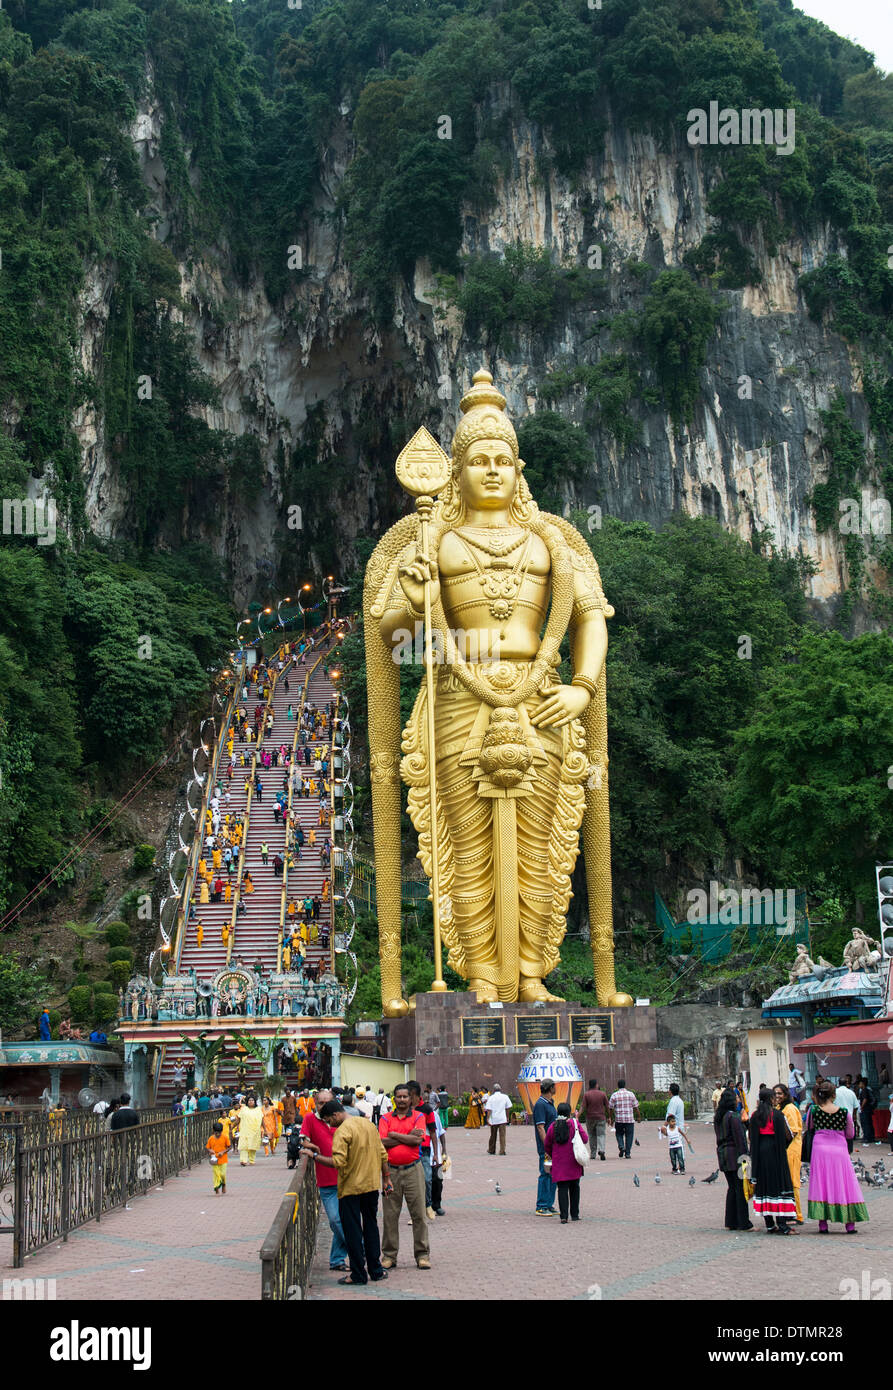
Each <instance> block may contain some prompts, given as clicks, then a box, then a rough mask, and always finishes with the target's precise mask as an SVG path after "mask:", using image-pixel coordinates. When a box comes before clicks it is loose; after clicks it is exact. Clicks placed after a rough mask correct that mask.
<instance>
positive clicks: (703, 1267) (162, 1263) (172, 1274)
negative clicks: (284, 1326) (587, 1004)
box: [0, 1122, 893, 1302]
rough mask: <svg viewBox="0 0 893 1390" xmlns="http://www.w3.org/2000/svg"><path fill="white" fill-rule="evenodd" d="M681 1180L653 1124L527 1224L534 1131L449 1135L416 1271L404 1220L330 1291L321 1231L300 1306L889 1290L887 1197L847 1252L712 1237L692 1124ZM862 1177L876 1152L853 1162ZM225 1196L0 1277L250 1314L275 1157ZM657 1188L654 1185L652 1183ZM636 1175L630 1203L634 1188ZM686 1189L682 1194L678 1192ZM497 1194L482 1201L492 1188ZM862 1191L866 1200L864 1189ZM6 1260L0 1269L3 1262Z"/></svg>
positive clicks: (271, 1206) (181, 1192)
mask: <svg viewBox="0 0 893 1390" xmlns="http://www.w3.org/2000/svg"><path fill="white" fill-rule="evenodd" d="M689 1133H690V1135H691V1139H692V1142H693V1144H694V1147H695V1154H694V1156H693V1157H691V1156H689V1157H688V1159H687V1168H688V1171H687V1173H686V1175H685V1177H674V1176H672V1175H671V1174H670V1172H669V1162H668V1158H667V1152H666V1147H665V1144H664V1142H663V1141H661V1140H660V1138H659V1136H658V1133H657V1125H656V1124H654V1123H650V1124H644V1125H641V1126H637V1136H638V1138H639V1139H640V1147H639V1148H635V1149H633V1157H632V1159H630V1160H622V1161H621V1160H620V1159H618V1157H617V1151H616V1148H615V1147H614V1146H613V1136H612V1135H611V1134H610V1133H609V1135H608V1157H607V1160H606V1161H605V1162H604V1163H600V1162H598V1161H596V1162H595V1163H594V1164H590V1165H589V1167H588V1169H587V1173H586V1176H585V1177H584V1179H583V1192H582V1202H581V1213H582V1216H583V1220H582V1221H581V1222H580V1223H579V1224H578V1225H567V1226H562V1225H560V1223H559V1221H558V1218H557V1217H550V1218H546V1217H537V1216H535V1215H534V1212H533V1208H534V1198H535V1192H536V1154H535V1148H534V1137H533V1130H532V1128H530V1127H529V1126H523V1127H516V1128H513V1129H510V1130H509V1132H508V1153H507V1155H506V1156H505V1157H504V1158H503V1157H500V1156H498V1155H497V1156H494V1157H492V1158H491V1157H490V1156H489V1154H488V1153H487V1151H486V1148H487V1131H486V1130H477V1131H466V1130H458V1131H456V1130H453V1131H451V1132H450V1134H449V1138H448V1145H449V1151H450V1153H451V1154H452V1157H453V1162H454V1172H455V1176H454V1177H453V1179H452V1180H451V1181H449V1182H446V1183H445V1184H444V1196H443V1203H444V1209H445V1211H446V1216H445V1217H443V1218H442V1219H439V1220H437V1221H436V1222H435V1223H434V1224H433V1226H432V1228H431V1262H432V1265H433V1268H432V1269H431V1270H430V1271H422V1270H418V1269H416V1267H415V1264H414V1262H413V1259H412V1232H411V1228H410V1225H409V1222H408V1219H407V1218H406V1216H405V1214H404V1220H403V1223H402V1225H401V1251H400V1262H399V1264H398V1267H397V1269H395V1270H392V1271H391V1273H390V1277H389V1278H388V1280H387V1281H383V1282H382V1283H380V1284H370V1285H367V1287H366V1288H365V1289H357V1288H350V1287H346V1288H345V1287H341V1286H339V1285H338V1283H337V1280H338V1278H339V1277H340V1276H339V1275H337V1274H333V1273H330V1271H329V1268H328V1248H329V1231H328V1226H327V1224H326V1221H325V1217H324V1216H322V1218H321V1223H320V1234H319V1240H318V1244H317V1258H316V1263H315V1265H314V1269H313V1275H312V1284H311V1287H310V1291H309V1296H310V1298H312V1299H326V1300H337V1301H346V1302H354V1301H356V1300H358V1299H366V1298H374V1299H409V1300H414V1299H446V1300H449V1299H480V1300H487V1301H490V1300H492V1301H504V1300H506V1299H526V1298H537V1299H565V1300H566V1299H577V1300H588V1299H602V1300H619V1299H623V1300H637V1301H649V1300H652V1299H671V1300H672V1299H690V1300H701V1299H709V1300H725V1299H739V1300H740V1299H742V1298H743V1299H757V1300H760V1301H766V1302H773V1301H785V1300H791V1299H802V1298H815V1299H820V1300H825V1301H829V1302H835V1301H839V1300H840V1299H841V1296H842V1292H843V1290H842V1288H841V1281H842V1280H844V1279H854V1280H856V1281H857V1283H858V1284H859V1285H860V1286H861V1281H862V1279H863V1271H869V1272H870V1276H871V1279H872V1280H877V1279H887V1280H889V1281H890V1282H891V1283H893V1192H889V1191H865V1200H866V1202H867V1204H868V1209H869V1213H870V1217H871V1220H870V1221H869V1222H868V1223H867V1224H866V1225H863V1226H861V1227H859V1234H858V1236H855V1237H848V1236H845V1235H844V1234H843V1230H842V1228H841V1227H833V1228H832V1231H833V1234H832V1235H830V1236H826V1237H820V1236H819V1235H818V1234H817V1230H818V1228H817V1226H816V1223H815V1222H807V1224H806V1225H805V1226H804V1227H802V1228H801V1229H800V1230H799V1231H798V1233H797V1234H796V1235H794V1236H792V1237H791V1238H790V1239H787V1240H780V1239H779V1238H778V1237H771V1238H770V1237H768V1236H766V1235H765V1234H764V1233H763V1231H762V1230H757V1231H753V1232H749V1233H745V1234H741V1235H735V1234H732V1233H731V1232H728V1231H725V1230H724V1229H723V1211H724V1203H725V1182H724V1179H723V1178H722V1177H721V1176H720V1178H719V1179H718V1180H717V1181H716V1182H715V1183H713V1184H710V1185H706V1184H704V1183H702V1182H701V1181H700V1179H701V1178H703V1177H706V1176H708V1175H709V1174H710V1173H711V1172H712V1171H713V1169H714V1168H715V1166H716V1165H715V1160H714V1154H713V1143H712V1139H713V1135H712V1125H704V1124H700V1123H697V1122H696V1123H695V1124H693V1125H691V1126H690V1129H689ZM857 1153H859V1154H860V1156H861V1157H862V1159H863V1161H864V1162H865V1163H866V1164H867V1165H868V1166H869V1167H870V1166H871V1164H872V1163H873V1162H874V1161H875V1160H876V1159H877V1158H878V1157H881V1156H883V1157H884V1159H885V1160H886V1163H887V1167H888V1168H893V1159H891V1155H890V1152H889V1149H887V1148H886V1146H884V1147H883V1148H879V1147H874V1148H865V1149H857ZM229 1167H230V1174H229V1189H230V1190H229V1192H228V1193H227V1195H226V1197H223V1198H221V1197H216V1198H215V1197H214V1196H213V1195H212V1192H211V1172H210V1167H209V1166H207V1165H204V1164H203V1165H201V1166H197V1167H195V1168H193V1169H192V1170H191V1171H190V1172H189V1173H184V1174H182V1175H181V1176H180V1177H178V1178H174V1179H171V1180H170V1181H169V1182H168V1183H166V1184H165V1186H164V1188H154V1189H151V1190H150V1192H149V1194H148V1196H146V1197H137V1198H134V1199H133V1200H132V1202H131V1204H130V1209H129V1210H126V1211H124V1210H119V1211H116V1212H112V1213H111V1214H110V1215H108V1216H104V1217H103V1219H102V1221H101V1222H100V1223H99V1224H98V1225H97V1224H96V1223H95V1222H94V1223H92V1224H91V1225H89V1226H86V1227H83V1228H81V1229H80V1230H78V1231H73V1232H72V1234H71V1235H70V1237H69V1239H68V1242H67V1244H62V1243H61V1242H60V1243H59V1244H58V1245H54V1246H51V1247H50V1248H49V1249H47V1250H45V1251H41V1252H40V1253H38V1254H37V1255H33V1256H31V1257H30V1258H29V1259H28V1260H26V1262H25V1268H24V1269H23V1270H20V1271H14V1270H12V1269H11V1268H9V1267H8V1266H7V1267H5V1268H4V1269H3V1271H2V1273H3V1276H4V1277H7V1278H9V1277H13V1276H15V1275H16V1274H18V1275H19V1276H20V1277H31V1278H40V1277H42V1278H55V1280H56V1297H57V1298H58V1299H60V1300H62V1299H106V1298H134V1299H144V1300H164V1299H203V1298H215V1299H218V1300H219V1299H224V1300H229V1299H239V1300H247V1301H252V1300H259V1298H260V1260H259V1258H258V1254H259V1251H260V1246H261V1243H262V1241H263V1238H264V1236H265V1235H266V1232H267V1230H268V1228H269V1226H270V1223H271V1221H272V1219H273V1216H274V1214H275V1212H276V1208H277V1206H278V1203H279V1199H280V1197H281V1195H282V1194H284V1192H285V1190H286V1188H287V1186H288V1182H289V1179H290V1177H291V1174H290V1173H289V1171H288V1169H287V1168H286V1159H285V1150H284V1147H283V1146H282V1145H280V1147H279V1150H278V1152H277V1153H276V1155H275V1156H274V1157H273V1158H270V1159H265V1158H262V1157H258V1160H257V1163H256V1165H255V1167H254V1168H240V1167H239V1165H238V1162H235V1163H233V1162H231V1163H230V1165H229ZM655 1173H658V1174H659V1175H660V1178H661V1182H660V1184H656V1183H655V1181H654V1176H655ZM633 1174H638V1176H639V1181H640V1184H641V1185H640V1187H638V1188H637V1187H636V1186H635V1184H634V1183H633ZM692 1175H694V1176H695V1177H696V1178H697V1179H698V1181H697V1182H696V1184H695V1186H694V1187H689V1185H688V1179H689V1177H690V1176H692ZM497 1180H498V1181H499V1185H500V1188H501V1192H500V1193H499V1194H498V1195H497V1193H496V1181H497ZM863 1190H865V1189H863ZM10 1244H11V1242H10V1243H9V1244H6V1245H4V1246H0V1256H2V1257H3V1258H4V1259H5V1260H6V1261H8V1260H9V1259H10Z"/></svg>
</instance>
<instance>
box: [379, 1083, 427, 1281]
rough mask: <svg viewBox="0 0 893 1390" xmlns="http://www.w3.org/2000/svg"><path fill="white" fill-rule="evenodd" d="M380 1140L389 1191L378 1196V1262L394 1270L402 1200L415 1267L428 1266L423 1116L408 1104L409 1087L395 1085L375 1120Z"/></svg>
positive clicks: (424, 1129) (398, 1246)
mask: <svg viewBox="0 0 893 1390" xmlns="http://www.w3.org/2000/svg"><path fill="white" fill-rule="evenodd" d="M378 1132H379V1134H380V1135H381V1142H382V1143H383V1144H384V1146H385V1148H386V1149H387V1152H388V1171H389V1173H390V1177H391V1183H392V1185H393V1191H392V1192H390V1193H385V1196H384V1197H383V1198H382V1216H383V1223H382V1224H383V1226H384V1233H383V1237H382V1255H381V1262H382V1264H383V1266H384V1268H385V1269H394V1267H395V1266H396V1264H397V1254H398V1252H399V1248H400V1213H401V1211H402V1210H403V1201H404V1199H405V1200H406V1205H407V1207H408V1208H409V1215H410V1217H411V1218H412V1240H413V1253H414V1255H415V1262H416V1264H417V1265H418V1267H419V1269H430V1268H431V1260H430V1250H429V1246H428V1219H427V1216H426V1214H425V1174H424V1171H423V1168H422V1163H421V1158H420V1149H421V1145H422V1144H423V1143H424V1141H425V1138H426V1124H425V1116H424V1115H422V1114H421V1112H420V1111H418V1110H414V1109H413V1107H412V1098H411V1096H410V1092H409V1087H408V1086H406V1085H400V1086H397V1087H396V1089H395V1091H394V1109H393V1110H392V1111H391V1112H390V1114H388V1115H382V1117H381V1119H380V1120H379V1122H378Z"/></svg>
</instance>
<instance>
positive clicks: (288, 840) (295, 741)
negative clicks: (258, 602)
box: [276, 633, 322, 971]
mask: <svg viewBox="0 0 893 1390" xmlns="http://www.w3.org/2000/svg"><path fill="white" fill-rule="evenodd" d="M315 646H316V638H314V636H313V635H312V633H311V636H310V647H309V648H308V650H312V649H313V647H315ZM321 661H322V656H321V655H320V656H318V657H317V658H316V661H315V662H314V663H313V665H312V666H310V667H308V668H307V671H306V673H305V675H304V686H303V689H302V690H301V702H300V704H299V706H298V717H297V719H296V720H295V732H294V736H293V738H292V742H291V763H290V764H289V769H288V805H287V807H286V812H285V816H284V821H285V826H286V830H285V864H284V866H283V869H282V898H281V901H280V904H279V940H278V942H277V943H276V969H277V971H280V970H281V969H282V938H283V936H284V934H285V909H286V904H287V902H288V865H289V858H290V855H289V851H290V850H291V851H292V852H294V843H295V840H294V832H293V831H291V830H290V829H289V825H290V818H291V811H292V802H293V800H294V788H295V769H296V768H297V766H298V748H299V746H300V734H301V722H302V720H303V718H304V710H305V708H306V705H307V692H308V691H309V689H310V678H311V676H312V675H313V672H314V671H315V670H316V668H317V666H318V665H319V663H320V662H321Z"/></svg>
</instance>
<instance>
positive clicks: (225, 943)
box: [220, 922, 229, 950]
mask: <svg viewBox="0 0 893 1390" xmlns="http://www.w3.org/2000/svg"><path fill="white" fill-rule="evenodd" d="M220 937H221V940H222V941H223V949H224V950H226V948H227V946H228V945H229V923H227V922H224V924H223V927H222V928H221V931H220Z"/></svg>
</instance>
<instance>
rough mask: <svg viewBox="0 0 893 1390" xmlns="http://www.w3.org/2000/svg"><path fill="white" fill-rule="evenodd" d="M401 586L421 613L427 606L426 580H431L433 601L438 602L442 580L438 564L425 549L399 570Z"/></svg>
mask: <svg viewBox="0 0 893 1390" xmlns="http://www.w3.org/2000/svg"><path fill="white" fill-rule="evenodd" d="M397 578H398V580H399V583H400V588H401V589H402V590H403V592H404V594H405V595H406V597H407V599H408V601H409V604H410V606H411V607H412V608H413V609H414V610H415V612H416V613H421V612H422V610H423V608H424V606H425V581H426V580H430V584H431V602H432V604H434V603H436V602H437V600H438V598H439V596H440V580H439V578H438V575H437V566H436V565H435V563H434V562H433V560H431V559H430V557H429V556H427V555H426V554H425V553H424V551H422V550H419V551H418V552H417V554H416V555H415V557H414V558H413V559H412V560H410V561H409V562H408V563H407V564H405V565H401V566H400V568H399V570H398V571H397Z"/></svg>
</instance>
